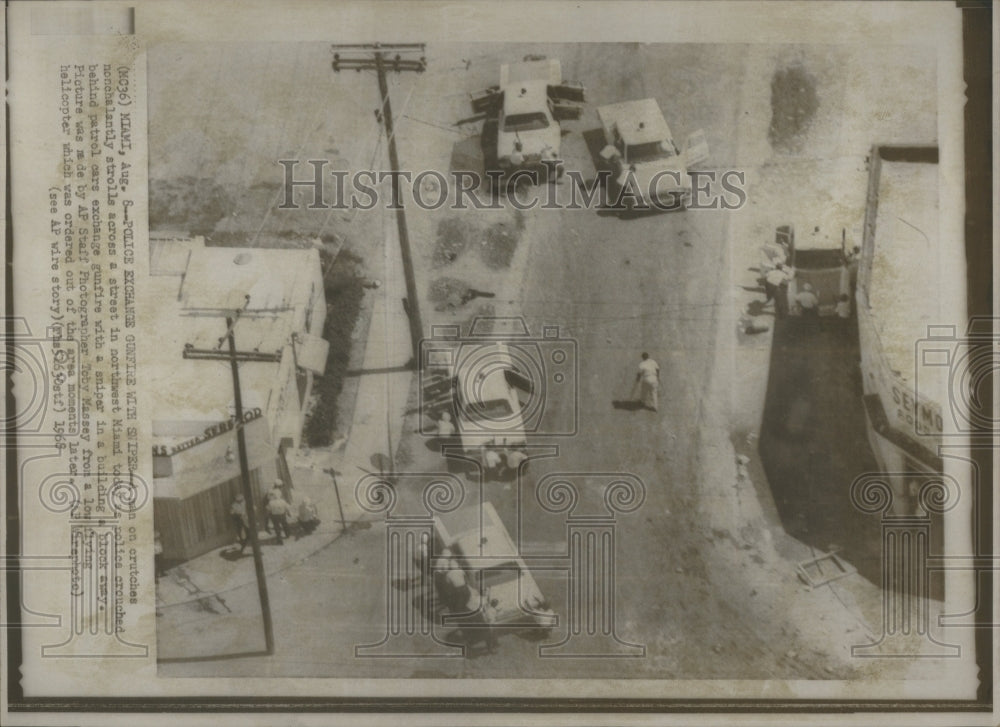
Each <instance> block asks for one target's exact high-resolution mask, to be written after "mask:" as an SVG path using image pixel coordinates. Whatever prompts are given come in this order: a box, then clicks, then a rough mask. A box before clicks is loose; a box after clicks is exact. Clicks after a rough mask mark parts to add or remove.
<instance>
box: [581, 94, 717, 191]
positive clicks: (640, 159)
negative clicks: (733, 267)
mask: <svg viewBox="0 0 1000 727" xmlns="http://www.w3.org/2000/svg"><path fill="white" fill-rule="evenodd" d="M597 115H598V117H599V118H600V120H601V126H602V128H603V130H604V140H605V143H606V146H605V147H604V148H603V149H602V150H601V159H602V160H603V162H604V163H605V164H607V165H608V166H609V167H610V168H611V178H610V179H609V192H610V194H609V198H610V199H611V200H614V201H615V202H616V203H619V204H620V203H621V202H622V201H623V205H622V206H624V207H625V208H626V209H634V208H640V209H650V208H655V209H658V210H676V209H683V208H685V207H687V205H688V204H689V203H690V201H691V188H692V184H691V178H690V176H689V174H688V170H689V169H690V168H691V167H692V166H694V165H697V164H701V163H703V162H704V161H705V160H707V159H708V142H707V141H706V140H705V132H704V131H702V130H698V131H695V132H694V133H692V134H691V135H689V136H688V138H687V140H686V142H685V144H684V149H683V151H682V150H681V149H679V148H678V147H677V144H676V143H675V141H674V136H673V133H671V131H670V127H669V126H668V125H667V122H666V119H664V118H663V113H662V112H661V111H660V105H659V104H658V103H657V102H656V99H653V98H645V99H641V100H636V101H623V102H621V103H614V104H608V105H606V106H601V107H599V108H598V109H597Z"/></svg>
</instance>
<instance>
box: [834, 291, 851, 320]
mask: <svg viewBox="0 0 1000 727" xmlns="http://www.w3.org/2000/svg"><path fill="white" fill-rule="evenodd" d="M837 317H838V318H841V319H843V320H846V319H848V318H850V317H851V298H850V296H848V295H847V293H841V295H840V298H839V299H838V300H837Z"/></svg>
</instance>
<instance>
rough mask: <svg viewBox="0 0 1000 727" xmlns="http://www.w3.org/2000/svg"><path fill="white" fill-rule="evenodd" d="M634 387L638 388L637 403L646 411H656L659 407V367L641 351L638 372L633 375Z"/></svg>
mask: <svg viewBox="0 0 1000 727" xmlns="http://www.w3.org/2000/svg"><path fill="white" fill-rule="evenodd" d="M635 382H636V385H637V386H639V387H640V393H639V401H641V402H642V405H643V406H645V407H646V408H647V409H652V410H653V411H657V410H658V409H659V406H660V395H659V390H660V365H659V364H658V363H656V361H654V360H653V359H651V358H650V357H649V354H648V353H646V352H645V351H643V353H642V361H640V362H639V371H638V373H636V375H635Z"/></svg>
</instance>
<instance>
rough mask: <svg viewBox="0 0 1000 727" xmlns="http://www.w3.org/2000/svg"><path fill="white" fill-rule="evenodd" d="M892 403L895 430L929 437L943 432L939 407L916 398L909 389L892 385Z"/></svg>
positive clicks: (942, 419)
mask: <svg viewBox="0 0 1000 727" xmlns="http://www.w3.org/2000/svg"><path fill="white" fill-rule="evenodd" d="M892 403H893V405H894V406H893V414H894V415H893V419H895V420H896V429H898V430H900V431H903V432H907V433H909V432H913V433H916V432H920V433H922V434H929V435H935V434H941V433H942V432H943V431H944V418H943V417H942V415H941V407H940V406H938V405H937V404H935V403H932V402H929V401H927V400H926V399H923V398H920V397H917V396H916V395H915V394H914V392H913V391H912V390H911V389H910V388H909V387H906V386H904V385H902V384H900V383H898V382H895V383H893V384H892Z"/></svg>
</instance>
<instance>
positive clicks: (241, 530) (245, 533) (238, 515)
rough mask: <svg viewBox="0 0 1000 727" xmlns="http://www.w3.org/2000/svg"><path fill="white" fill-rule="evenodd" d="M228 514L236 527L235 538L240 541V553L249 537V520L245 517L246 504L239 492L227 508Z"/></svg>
mask: <svg viewBox="0 0 1000 727" xmlns="http://www.w3.org/2000/svg"><path fill="white" fill-rule="evenodd" d="M229 516H230V517H231V518H232V520H233V527H234V528H236V538H237V540H239V542H240V553H242V552H243V549H244V548H246V547H247V539H248V538H249V537H250V521H249V519H248V518H247V504H246V503H245V502H244V501H243V495H242V494H241V493H239V492H237V493H236V497H235V498H234V499H233V505H232V507H230V508H229Z"/></svg>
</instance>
